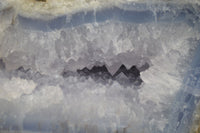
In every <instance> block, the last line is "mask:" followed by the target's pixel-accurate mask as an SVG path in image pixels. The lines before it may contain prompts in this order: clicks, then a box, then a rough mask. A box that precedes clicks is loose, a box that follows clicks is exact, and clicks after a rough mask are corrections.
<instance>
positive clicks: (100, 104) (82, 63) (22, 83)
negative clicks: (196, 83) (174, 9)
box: [0, 13, 199, 133]
mask: <svg viewBox="0 0 200 133" xmlns="http://www.w3.org/2000/svg"><path fill="white" fill-rule="evenodd" d="M0 18H3V19H2V20H3V21H0V26H1V27H2V28H1V32H0V58H1V59H2V60H3V62H4V63H5V69H3V68H2V69H1V70H0V84H1V86H0V131H1V130H2V132H3V130H12V129H13V130H14V129H15V130H23V129H24V128H25V129H24V130H28V127H29V128H30V129H32V128H33V127H31V125H36V127H37V129H38V130H41V129H44V128H45V129H46V128H47V129H48V131H49V130H50V131H55V132H65V130H67V131H68V132H81V131H84V132H91V133H95V132H101V133H103V132H108V133H109V132H128V133H129V132H130V133H132V132H136V133H140V132H141V133H161V132H162V131H163V130H164V128H165V126H166V124H168V118H169V115H170V110H171V108H172V106H171V105H172V102H173V100H174V98H175V96H176V93H177V92H178V91H179V90H180V89H181V87H180V86H181V84H182V80H183V78H184V77H183V75H184V74H185V72H186V69H187V68H188V67H189V64H190V58H191V57H192V55H193V52H194V49H195V48H196V42H197V41H198V40H199V31H198V30H195V29H193V28H191V27H190V26H189V25H188V24H186V23H182V22H174V23H166V22H160V23H155V22H151V23H142V24H136V23H127V22H120V21H114V20H107V21H105V22H101V23H88V24H83V25H80V26H76V27H72V28H62V29H59V30H51V31H42V30H35V29H24V28H22V27H21V26H20V25H17V24H14V25H10V24H9V22H12V18H10V17H9V14H6V15H5V14H3V13H1V14H0ZM99 62H100V63H103V64H106V66H107V68H108V69H109V71H110V72H111V73H114V72H115V71H116V70H117V69H118V68H119V67H120V65H121V64H125V65H126V66H127V67H128V68H129V67H131V66H132V65H136V66H137V67H140V66H142V65H144V64H145V63H148V64H150V68H149V69H148V70H146V71H144V72H141V78H142V80H143V81H144V82H143V84H142V85H141V86H140V87H139V88H137V89H135V88H134V87H133V86H129V87H124V86H122V85H120V84H119V83H118V82H115V81H113V82H112V83H111V84H102V83H96V82H95V81H94V80H92V79H91V78H89V79H88V80H84V79H82V78H79V77H68V78H63V77H62V72H63V71H64V70H70V71H76V70H77V69H82V68H83V67H88V68H90V67H91V66H94V65H96V64H98V63H99ZM1 65H3V64H1ZM20 67H23V68H24V72H23V71H19V70H17V69H18V68H20ZM41 132H42V131H41Z"/></svg>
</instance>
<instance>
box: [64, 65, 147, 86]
mask: <svg viewBox="0 0 200 133" xmlns="http://www.w3.org/2000/svg"><path fill="white" fill-rule="evenodd" d="M144 67H145V68H144ZM148 67H149V65H148V64H145V65H144V66H142V67H141V68H140V69H141V70H139V69H138V68H137V67H136V66H132V67H131V68H130V69H127V68H126V66H125V65H123V64H122V65H121V66H120V68H119V69H118V70H117V71H116V72H115V74H114V75H112V74H111V73H110V72H109V71H108V69H107V67H106V66H105V65H102V66H93V67H92V68H91V69H88V68H87V67H84V68H83V69H78V70H77V71H76V72H75V73H74V72H71V71H65V72H63V73H62V75H63V77H65V78H66V77H69V76H75V75H78V76H83V77H85V78H86V79H87V78H89V77H91V78H92V79H94V80H95V81H101V82H103V83H106V82H108V81H109V80H115V81H118V82H119V83H120V84H123V85H125V84H126V85H127V84H129V85H130V84H133V85H136V86H139V85H141V84H142V82H143V81H142V79H141V78H140V71H144V70H145V69H148Z"/></svg>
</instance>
